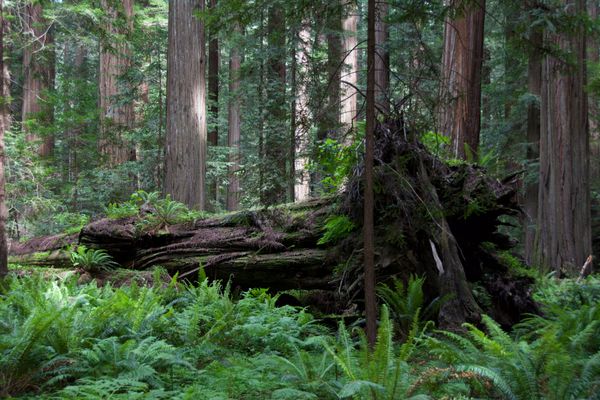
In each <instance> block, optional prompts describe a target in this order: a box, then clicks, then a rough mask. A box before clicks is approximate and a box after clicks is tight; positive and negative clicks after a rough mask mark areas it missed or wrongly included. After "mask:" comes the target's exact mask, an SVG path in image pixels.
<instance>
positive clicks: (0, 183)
mask: <svg viewBox="0 0 600 400" xmlns="http://www.w3.org/2000/svg"><path fill="white" fill-rule="evenodd" d="M4 29H5V23H4V1H3V0H0V73H1V75H0V95H1V96H2V101H0V278H3V277H4V276H6V274H8V240H7V235H6V221H7V219H8V211H7V208H6V188H5V179H4V164H5V159H6V154H5V152H4V133H5V132H6V131H7V130H8V129H9V127H10V112H9V109H8V99H9V95H10V93H9V90H10V86H9V82H10V76H9V72H8V67H7V65H6V64H5V63H4Z"/></svg>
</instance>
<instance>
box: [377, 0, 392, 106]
mask: <svg viewBox="0 0 600 400" xmlns="http://www.w3.org/2000/svg"><path fill="white" fill-rule="evenodd" d="M375 6H376V11H375V12H376V16H375V18H376V20H375V51H376V52H375V108H376V112H378V113H383V114H386V115H387V114H389V112H390V52H389V50H388V46H389V44H388V42H389V40H390V33H389V29H388V24H387V23H386V19H387V17H388V3H387V0H385V1H384V0H378V1H377V4H376V5H375Z"/></svg>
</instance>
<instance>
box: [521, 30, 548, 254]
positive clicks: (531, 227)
mask: <svg viewBox="0 0 600 400" xmlns="http://www.w3.org/2000/svg"><path fill="white" fill-rule="evenodd" d="M542 39H543V38H542V33H541V32H534V33H533V35H532V36H531V44H532V46H533V49H532V50H531V52H530V54H529V65H528V69H527V80H528V89H529V93H531V94H533V95H535V96H536V101H534V102H532V103H531V104H529V107H528V108H527V163H528V165H529V166H531V165H537V163H538V161H539V157H540V105H539V103H538V99H539V97H540V95H541V90H542V54H541V49H542V45H543V43H542ZM538 190H539V185H538V181H537V176H536V179H535V181H531V180H526V187H525V205H524V211H525V213H524V214H525V216H524V219H525V260H526V262H527V264H528V265H532V264H533V263H534V262H535V261H536V257H535V251H536V245H535V240H536V236H537V232H538V229H537V213H538Z"/></svg>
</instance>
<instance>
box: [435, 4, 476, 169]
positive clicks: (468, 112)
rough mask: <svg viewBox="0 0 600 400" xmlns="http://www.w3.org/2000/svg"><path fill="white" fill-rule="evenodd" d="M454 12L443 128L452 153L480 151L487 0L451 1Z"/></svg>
mask: <svg viewBox="0 0 600 400" xmlns="http://www.w3.org/2000/svg"><path fill="white" fill-rule="evenodd" d="M450 5H451V7H452V12H453V15H452V16H450V17H448V18H447V20H446V23H445V28H444V54H443V58H442V83H441V96H440V99H441V100H440V101H441V105H440V116H439V118H440V120H439V125H440V131H441V132H442V133H443V134H444V135H446V136H448V137H450V138H451V140H452V153H453V154H454V156H455V157H457V158H462V159H465V158H466V156H467V152H468V151H470V152H472V154H473V155H475V154H476V153H477V148H478V146H479V131H480V128H481V115H480V114H481V70H482V63H483V27H484V19H485V0H480V1H478V2H471V1H468V0H451V3H450ZM466 149H468V150H466Z"/></svg>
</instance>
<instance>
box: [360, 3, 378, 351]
mask: <svg viewBox="0 0 600 400" xmlns="http://www.w3.org/2000/svg"><path fill="white" fill-rule="evenodd" d="M375 12H376V8H375V0H369V16H368V40H367V41H368V44H367V47H368V48H367V121H366V122H367V132H366V146H365V176H364V180H365V189H364V190H365V195H364V211H363V212H364V216H363V243H364V257H365V260H364V262H365V267H364V268H365V283H364V290H365V315H366V318H367V326H366V331H367V341H368V342H369V346H370V347H371V348H373V347H375V342H376V340H377V299H376V296H375V228H374V219H373V213H374V201H373V198H374V195H373V152H374V149H373V147H374V142H375V138H374V136H375V122H376V120H375V91H376V88H375V75H376V71H375V57H376V56H377V53H376V51H375V45H376V38H375V19H376V16H375Z"/></svg>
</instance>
